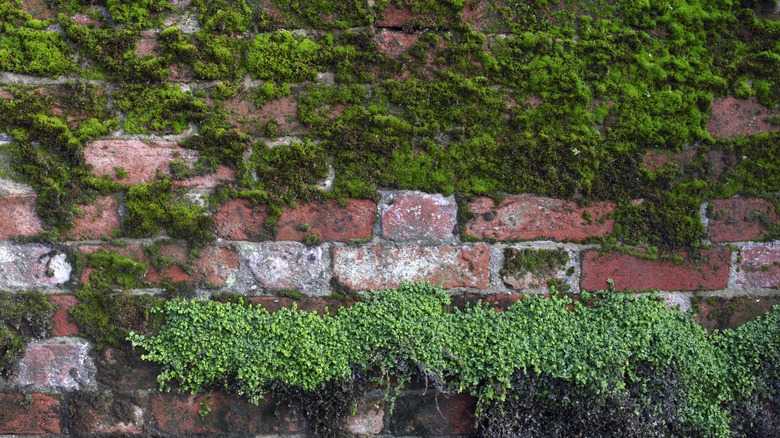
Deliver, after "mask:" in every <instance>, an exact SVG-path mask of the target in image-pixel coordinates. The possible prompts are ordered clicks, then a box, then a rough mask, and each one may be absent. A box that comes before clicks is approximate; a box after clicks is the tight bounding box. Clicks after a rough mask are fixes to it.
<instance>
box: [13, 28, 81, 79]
mask: <svg viewBox="0 0 780 438" xmlns="http://www.w3.org/2000/svg"><path fill="white" fill-rule="evenodd" d="M70 52H71V50H70V47H68V44H67V43H66V42H65V40H64V39H63V38H62V35H61V34H59V33H57V32H44V31H40V30H32V29H28V28H24V27H22V28H19V29H15V30H11V31H10V32H8V31H7V32H5V35H3V36H2V38H0V70H4V71H12V72H16V73H26V74H31V75H34V76H50V77H55V78H56V77H58V76H60V75H64V74H68V73H71V72H73V71H74V70H75V67H76V66H75V65H74V63H73V61H72V60H71V58H70V56H69V55H70Z"/></svg>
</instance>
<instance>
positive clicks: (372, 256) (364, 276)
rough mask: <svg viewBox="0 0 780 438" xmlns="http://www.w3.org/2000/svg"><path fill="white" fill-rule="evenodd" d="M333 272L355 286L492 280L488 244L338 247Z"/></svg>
mask: <svg viewBox="0 0 780 438" xmlns="http://www.w3.org/2000/svg"><path fill="white" fill-rule="evenodd" d="M333 263H334V276H335V277H336V278H338V279H339V281H341V283H343V284H344V285H346V286H347V287H349V288H352V289H356V290H365V289H388V288H394V287H398V286H400V285H401V283H403V282H413V281H430V282H431V283H433V284H438V285H441V286H442V287H444V288H453V287H470V288H477V289H484V288H486V287H488V286H489V284H490V278H489V277H490V272H489V271H490V253H489V250H488V247H487V245H484V244H480V245H476V246H473V247H470V246H451V247H422V246H414V245H407V246H399V247H380V246H373V247H364V248H336V249H335V250H334V254H333Z"/></svg>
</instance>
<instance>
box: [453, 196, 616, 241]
mask: <svg viewBox="0 0 780 438" xmlns="http://www.w3.org/2000/svg"><path fill="white" fill-rule="evenodd" d="M614 208H615V205H614V204H613V203H611V202H600V203H597V204H596V205H594V206H592V207H578V206H577V204H576V203H574V202H571V201H564V200H561V199H553V198H540V197H535V196H527V197H526V196H508V197H507V198H506V199H505V200H504V201H503V202H501V204H499V205H498V206H496V205H495V201H493V200H492V199H490V198H477V199H476V200H475V201H473V202H471V203H470V204H469V209H470V211H471V213H472V214H474V215H476V216H475V217H473V218H472V219H469V221H468V222H467V223H466V227H465V232H466V233H467V234H470V235H472V236H474V237H476V238H477V239H497V240H514V239H521V240H534V239H550V240H556V241H565V240H583V239H586V238H588V237H598V236H603V235H605V234H607V233H611V232H613V231H614V229H615V220H614V219H607V218H606V216H607V215H608V214H609V213H611V212H612V210H614Z"/></svg>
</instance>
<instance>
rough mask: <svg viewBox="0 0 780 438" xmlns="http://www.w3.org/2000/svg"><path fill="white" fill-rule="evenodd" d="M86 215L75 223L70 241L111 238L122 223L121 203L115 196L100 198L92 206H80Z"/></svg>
mask: <svg viewBox="0 0 780 438" xmlns="http://www.w3.org/2000/svg"><path fill="white" fill-rule="evenodd" d="M79 208H81V210H82V211H83V212H84V215H83V216H81V217H78V218H76V219H75V220H74V221H73V228H71V229H70V231H68V233H67V235H66V237H67V239H70V240H79V239H101V238H103V236H104V235H105V236H107V237H111V236H112V234H113V231H114V230H116V229H119V228H120V227H121V226H122V223H121V221H120V219H119V211H118V209H119V201H117V200H116V199H115V198H114V197H113V196H100V197H98V199H97V201H95V203H94V204H92V205H82V206H79Z"/></svg>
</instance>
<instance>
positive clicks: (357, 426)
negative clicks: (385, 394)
mask: <svg viewBox="0 0 780 438" xmlns="http://www.w3.org/2000/svg"><path fill="white" fill-rule="evenodd" d="M383 404H384V400H383V399H381V398H380V399H368V400H361V401H360V402H359V403H358V406H357V411H356V413H355V414H354V415H350V416H349V417H347V421H346V423H347V424H346V429H347V430H348V431H349V432H350V433H353V434H355V435H360V436H364V435H368V436H374V435H376V434H378V433H380V432H382V429H384V416H385V410H384V406H383Z"/></svg>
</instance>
